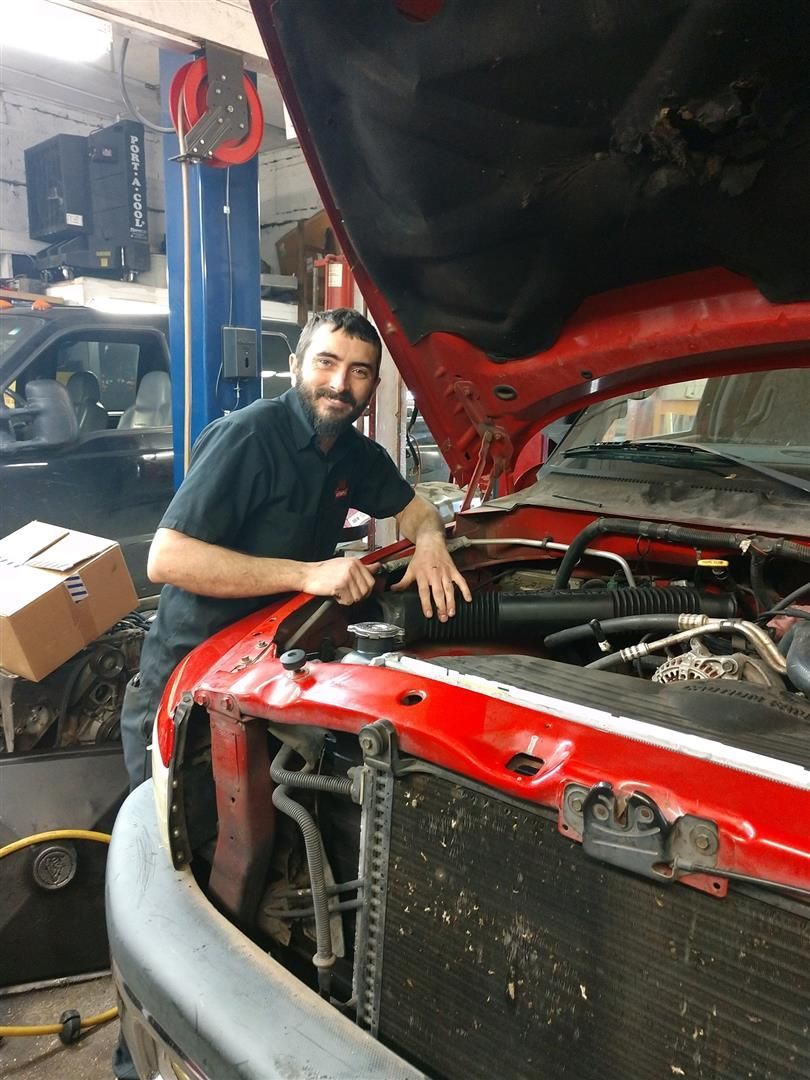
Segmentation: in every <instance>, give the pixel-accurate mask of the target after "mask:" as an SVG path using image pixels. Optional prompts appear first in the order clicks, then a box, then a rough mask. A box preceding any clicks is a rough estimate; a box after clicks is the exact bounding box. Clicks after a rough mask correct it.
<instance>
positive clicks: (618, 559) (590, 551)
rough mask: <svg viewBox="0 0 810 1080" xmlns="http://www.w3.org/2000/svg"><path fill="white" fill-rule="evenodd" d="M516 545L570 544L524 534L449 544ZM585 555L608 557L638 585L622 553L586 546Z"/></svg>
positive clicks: (553, 547)
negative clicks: (531, 537)
mask: <svg viewBox="0 0 810 1080" xmlns="http://www.w3.org/2000/svg"><path fill="white" fill-rule="evenodd" d="M507 544H509V545H515V544H520V545H521V546H522V547H533V548H541V549H543V550H546V551H563V552H564V551H568V549H569V547H570V546H571V545H570V544H558V543H555V542H554V541H553V540H534V539H529V538H528V537H523V536H512V537H498V538H497V539H494V540H474V539H472V538H471V537H469V536H459V537H456V539H454V540H451V541H450V543H449V544H448V545H447V548H448V551H455V550H457V549H458V548H465V547H490V546H495V545H502V546H503V545H507ZM582 554H583V555H590V556H591V557H592V558H594V559H606V560H607V561H608V562H612V563H615V564H616V565H617V566H618V567H620V568H621V571H622V573H623V574H624V576H625V578H626V579H627V584H628V585H629V586H630V588H631V589H634V588H635V587H636V579H635V578H634V577H633V571H632V570H631V569H630V564H629V563H628V562H627V560H626V559H623V558H622V556H621V555H616V554H615V552H613V551H599V550H597V549H596V548H586V549H585V551H584V552H583V553H582Z"/></svg>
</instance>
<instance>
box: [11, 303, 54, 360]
mask: <svg viewBox="0 0 810 1080" xmlns="http://www.w3.org/2000/svg"><path fill="white" fill-rule="evenodd" d="M44 325H45V320H44V319H37V318H30V317H28V316H26V317H25V318H20V317H19V316H14V315H11V314H9V315H3V317H2V318H0V361H4V362H5V361H6V360H8V359H9V358H10V357H11V354H12V353H13V352H15V351H16V350H17V349H19V348H20V347H21V346H23V345H24V344H25V342H26V341H28V340H29V339H30V338H32V337H33V336H34V334H36V332H37V330H39V329H40V327H42V326H44Z"/></svg>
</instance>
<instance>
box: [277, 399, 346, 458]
mask: <svg viewBox="0 0 810 1080" xmlns="http://www.w3.org/2000/svg"><path fill="white" fill-rule="evenodd" d="M280 400H281V401H283V402H284V405H285V407H286V409H287V412H288V414H289V417H290V427H291V428H292V435H293V442H294V443H295V448H296V450H304V449H306V447H308V446H312V447H313V448H314V449H315V450H318V453H320V450H319V449H318V444H317V441H316V439H317V437H316V435H315V429H314V428H313V426H312V423H311V422H310V419H309V417H308V416H307V414H306V413H305V412H304V407H303V406H302V404H301V399H300V398H299V396H298V393H297V392H296V389H295V387H294V386H291V387H290V389H289V390H285V391H284V393H283V394H282V395H281V398H280ZM356 434H357V432H356V431H355V429H354V426H352V427H350V428H349V429H348V430H347V431H344V432H343V434H342V435H341V436H340V438H339V439H338V440H337V442H336V443H335V445H334V446H333V447H332V449H331V450H330V451H329V453H328V454H327V455H326V457H327V458H328V459H329V460H330V461H334V460H336V459H337V458H340V457H343V455H344V454H345V453H346V451H347V450H348V449H349V446H350V445H351V439H352V436H353V435H356Z"/></svg>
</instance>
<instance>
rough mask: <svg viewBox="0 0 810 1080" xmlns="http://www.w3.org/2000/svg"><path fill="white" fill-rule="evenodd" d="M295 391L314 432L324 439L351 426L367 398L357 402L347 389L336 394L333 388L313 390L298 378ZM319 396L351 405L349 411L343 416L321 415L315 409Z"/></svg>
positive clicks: (339, 433) (333, 436) (330, 437)
mask: <svg viewBox="0 0 810 1080" xmlns="http://www.w3.org/2000/svg"><path fill="white" fill-rule="evenodd" d="M295 391H296V393H297V394H298V400H299V401H300V402H301V407H302V408H303V410H304V413H305V415H306V417H307V419H308V420H309V422H310V424H312V427H313V428H314V430H315V434H316V435H319V436H320V437H321V438H324V439H334V438H336V437H337V436H338V435H341V434H342V433H343V432H344V431H346V430H347V429H348V428H350V427H351V426H352V424H353V423H354V422H355V420H356V419H357V418H358V416H360V415H361V414H362V412H363V410H364V409H365V407H366V405H368V398H366V400H365V401H361V402H358V401H357V399H356V398H355V397H354V396H353V395H352V394H350V393H349V391H348V390H344V391H342V393H340V394H336V393H335V392H334V390H327V389H322V390H313V389H312V388H311V387H309V386H307V385H306V383H304V382H302V381H301V380H300V379H299V380H298V381H297V382H296V384H295ZM319 398H327V399H328V400H330V401H342V402H343V403H344V404H345V405H351V411H350V412H348V413H346V414H345V415H344V416H334V417H331V416H321V414H320V413H319V412H318V411H317V410H316V408H315V403H316V402H317V401H318V399H319Z"/></svg>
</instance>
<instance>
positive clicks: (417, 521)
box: [397, 495, 444, 544]
mask: <svg viewBox="0 0 810 1080" xmlns="http://www.w3.org/2000/svg"><path fill="white" fill-rule="evenodd" d="M397 524H398V525H399V530H400V532H401V533H402V534H403V535H404V536H407V538H408V539H409V540H411V541H413V543H415V544H416V543H419V542H420V541H422V542H424V541H425V540H432V539H435V540H439V541H440V542H441V543H442V544H443V543H444V526H443V525H442V521H441V518H440V517H439V512H438V511H437V510H436V507H435V506H433V504H432V503H429V502H428V501H427V500H426V499H423V498H422V497H421V495H415V496H414V497H413V499H411V501H410V502H409V503H408V505H407V506H406V507H405V509H404V510H402V511H401V512H400V513H399V514H397Z"/></svg>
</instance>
